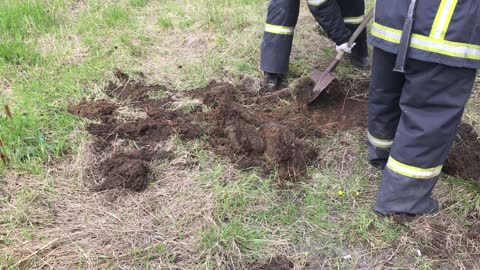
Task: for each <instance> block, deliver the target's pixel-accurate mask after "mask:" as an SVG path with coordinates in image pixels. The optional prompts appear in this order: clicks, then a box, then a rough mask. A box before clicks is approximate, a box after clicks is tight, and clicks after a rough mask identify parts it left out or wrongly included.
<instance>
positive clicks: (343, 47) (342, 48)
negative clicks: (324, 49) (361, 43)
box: [336, 42, 357, 53]
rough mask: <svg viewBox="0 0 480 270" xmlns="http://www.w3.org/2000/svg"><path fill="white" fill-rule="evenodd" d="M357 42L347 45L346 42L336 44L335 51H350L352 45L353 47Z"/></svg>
mask: <svg viewBox="0 0 480 270" xmlns="http://www.w3.org/2000/svg"><path fill="white" fill-rule="evenodd" d="M356 44H357V43H352V46H348V42H346V43H343V44H342V45H338V46H337V47H336V49H337V52H341V51H344V52H345V53H352V49H353V47H355V45H356Z"/></svg>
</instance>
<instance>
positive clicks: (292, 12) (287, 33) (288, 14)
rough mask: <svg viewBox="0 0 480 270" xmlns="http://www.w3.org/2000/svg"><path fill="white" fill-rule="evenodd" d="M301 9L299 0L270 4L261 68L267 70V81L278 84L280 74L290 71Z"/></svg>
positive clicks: (275, 1)
mask: <svg viewBox="0 0 480 270" xmlns="http://www.w3.org/2000/svg"><path fill="white" fill-rule="evenodd" d="M299 10H300V1H299V0H272V1H271V2H270V5H269V6H268V14H267V22H266V25H265V32H264V35H263V41H262V47H261V56H260V69H261V70H262V71H264V72H265V75H266V76H265V77H266V79H267V83H269V82H268V80H270V83H271V84H278V83H279V81H278V80H279V75H280V74H284V73H287V71H288V65H289V58H290V53H291V50H292V42H293V34H294V30H295V26H296V24H297V20H298V14H299ZM271 86H272V87H276V86H277V85H271Z"/></svg>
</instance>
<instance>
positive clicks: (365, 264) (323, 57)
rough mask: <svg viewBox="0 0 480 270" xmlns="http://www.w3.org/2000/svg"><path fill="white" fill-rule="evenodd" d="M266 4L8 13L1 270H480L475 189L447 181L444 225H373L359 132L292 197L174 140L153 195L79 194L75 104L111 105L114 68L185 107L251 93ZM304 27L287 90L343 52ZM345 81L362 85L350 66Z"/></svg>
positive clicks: (125, 0)
mask: <svg viewBox="0 0 480 270" xmlns="http://www.w3.org/2000/svg"><path fill="white" fill-rule="evenodd" d="M267 4H268V2H267V1H261V0H197V1H190V0H117V1H113V0H80V1H79V0H44V1H40V0H25V1H20V0H4V1H1V2H0V89H1V92H0V104H1V105H4V113H3V114H1V115H0V151H1V152H0V153H1V154H2V155H3V156H4V157H5V159H4V160H5V163H1V162H0V269H248V268H249V267H251V266H252V265H253V264H255V263H258V262H262V261H268V260H269V259H271V258H279V256H284V257H286V258H288V259H289V260H291V261H292V262H293V264H294V267H295V269H480V263H479V262H478V261H477V260H478V258H479V255H480V253H479V252H480V250H478V247H479V246H478V245H477V244H476V243H474V242H472V241H471V240H470V239H469V238H468V237H466V235H467V234H468V233H469V229H470V227H471V225H472V221H471V218H470V217H471V216H472V215H474V214H475V213H476V215H480V214H479V210H478V209H479V208H480V199H479V198H480V197H479V196H478V194H479V192H480V189H479V188H478V187H477V186H475V185H473V184H471V183H470V182H468V181H465V180H462V179H458V178H454V177H448V176H443V177H442V179H443V181H441V182H440V183H439V185H438V186H437V188H436V190H435V196H436V198H438V199H439V201H440V202H441V204H442V206H443V207H442V210H441V211H440V213H438V214H436V215H433V216H428V217H422V218H419V219H417V220H415V221H414V222H411V223H408V224H405V225H399V224H397V223H395V222H394V221H393V220H390V219H382V218H379V217H377V216H376V215H375V214H374V213H373V211H372V210H371V209H372V206H373V202H374V200H375V195H376V190H377V188H378V184H379V180H380V176H381V175H380V173H379V172H377V171H375V170H373V169H371V168H370V167H369V166H368V162H367V160H366V147H365V146H364V130H362V129H353V130H350V131H347V132H344V133H342V134H328V135H327V136H325V137H323V138H321V139H319V141H318V142H317V143H318V145H319V147H320V149H321V150H322V151H321V153H322V161H321V164H315V166H312V167H311V168H309V177H308V181H303V182H300V183H292V184H289V186H288V187H287V188H285V187H280V186H278V185H277V184H276V182H275V181H274V180H273V178H268V177H261V176H259V174H257V173H255V172H246V171H239V170H237V169H235V167H234V166H233V165H232V164H231V163H230V162H228V161H225V160H223V159H221V158H219V157H218V156H216V155H214V154H212V153H211V151H209V150H208V148H207V147H205V142H203V141H201V140H198V141H194V142H188V143H187V142H183V141H181V140H179V139H178V138H172V140H171V141H169V142H167V143H166V144H165V147H168V149H171V150H173V151H174V152H175V159H174V160H173V161H171V162H164V163H159V164H156V167H155V172H154V173H155V176H156V178H157V181H156V182H155V183H152V184H151V185H150V186H149V187H148V189H147V190H146V191H144V192H140V193H137V192H132V191H126V190H111V191H106V192H99V193H95V192H92V191H90V190H88V189H87V188H86V187H85V186H84V184H83V181H82V168H81V164H82V162H83V161H84V160H85V159H88V156H86V155H85V151H84V149H85V146H86V145H88V143H89V140H90V138H89V136H88V134H87V133H86V132H85V124H86V121H85V120H83V119H80V118H79V117H77V116H73V115H71V114H69V113H67V105H68V104H69V103H72V102H78V101H80V100H81V99H82V98H86V97H94V98H96V99H100V98H107V99H109V98H110V97H107V96H106V95H105V93H104V92H102V89H103V88H104V87H105V86H106V85H107V84H108V82H109V81H111V80H113V79H114V73H115V71H116V70H117V69H118V70H122V71H124V72H125V73H127V74H129V75H130V76H131V77H132V78H142V77H144V78H145V80H146V82H147V83H150V84H159V85H165V86H166V87H167V88H168V89H170V90H172V91H179V92H180V91H185V90H188V89H192V88H197V87H204V86H206V85H207V84H208V82H209V81H211V80H218V81H226V82H231V83H234V84H236V83H239V82H240V81H242V80H243V79H245V78H251V79H253V84H254V85H255V86H257V87H258V85H259V84H260V80H261V73H260V72H259V70H258V59H259V49H260V42H261V38H262V34H263V32H262V31H263V25H264V20H265V13H266V6H267ZM369 5H370V6H371V3H369ZM301 13H302V14H301V18H300V20H299V25H298V27H297V30H296V34H295V35H296V36H295V43H294V50H293V53H292V57H291V59H292V61H291V71H290V74H289V76H288V78H287V83H292V82H295V81H296V80H297V79H298V78H300V77H304V76H308V74H309V72H310V71H311V70H312V69H313V68H314V67H317V66H324V65H325V64H326V63H327V62H328V59H329V57H331V56H332V55H333V51H334V49H333V44H332V43H330V42H329V41H328V40H327V39H326V38H325V37H324V36H322V35H321V34H320V33H319V32H318V31H317V29H316V24H315V23H314V21H313V18H312V16H311V15H310V14H309V13H308V10H307V8H306V6H305V3H302V12H301ZM339 74H340V76H341V77H342V78H346V79H350V80H355V79H358V78H366V77H367V76H368V74H367V73H362V72H359V71H355V70H354V69H352V68H351V67H350V66H348V65H345V66H342V68H341V70H340V71H339ZM479 103H480V99H479V98H478V96H477V94H474V95H473V98H472V99H471V101H470V104H469V108H468V110H467V113H466V116H465V121H466V122H468V123H478V120H480V112H479V111H478V109H477V108H478V105H479ZM7 108H8V109H7ZM7 111H8V112H9V113H7ZM125 113H127V114H128V113H129V112H125ZM9 114H11V117H10V116H9ZM476 128H477V127H476ZM320 168H321V169H320Z"/></svg>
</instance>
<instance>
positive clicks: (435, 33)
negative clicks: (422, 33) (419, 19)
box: [430, 0, 458, 39]
mask: <svg viewBox="0 0 480 270" xmlns="http://www.w3.org/2000/svg"><path fill="white" fill-rule="evenodd" d="M457 2H458V0H442V2H441V3H440V7H439V8H438V11H437V16H436V17H435V21H434V22H433V26H432V30H431V32H430V37H432V38H437V39H445V35H446V34H447V30H448V26H449V25H450V21H451V20H452V16H453V12H454V11H455V7H456V6H457Z"/></svg>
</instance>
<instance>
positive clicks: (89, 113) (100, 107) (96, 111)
mask: <svg viewBox="0 0 480 270" xmlns="http://www.w3.org/2000/svg"><path fill="white" fill-rule="evenodd" d="M117 108H118V105H116V104H113V103H111V102H109V101H107V100H104V99H102V100H97V101H87V100H83V101H81V102H80V103H78V104H70V105H69V106H68V109H67V110H68V112H69V113H71V114H75V115H79V116H82V117H85V118H88V119H92V120H97V119H99V120H102V121H103V122H107V123H109V122H113V121H114V112H115V110H116V109H117Z"/></svg>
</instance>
